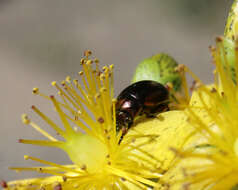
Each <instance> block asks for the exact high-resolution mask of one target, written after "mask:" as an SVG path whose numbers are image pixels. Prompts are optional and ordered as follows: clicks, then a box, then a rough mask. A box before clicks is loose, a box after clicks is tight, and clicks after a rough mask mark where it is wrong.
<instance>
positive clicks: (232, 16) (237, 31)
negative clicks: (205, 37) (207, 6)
mask: <svg viewBox="0 0 238 190" xmlns="http://www.w3.org/2000/svg"><path fill="white" fill-rule="evenodd" d="M224 36H225V37H226V38H228V39H230V40H236V39H237V36H238V0H234V2H233V4H232V7H231V10H230V12H229V15H228V18H227V21H226V27H225V31H224Z"/></svg>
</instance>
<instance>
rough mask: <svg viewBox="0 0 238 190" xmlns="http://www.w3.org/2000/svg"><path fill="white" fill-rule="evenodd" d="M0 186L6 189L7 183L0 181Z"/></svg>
mask: <svg viewBox="0 0 238 190" xmlns="http://www.w3.org/2000/svg"><path fill="white" fill-rule="evenodd" d="M0 186H1V187H2V188H7V182H6V181H5V180H1V181H0Z"/></svg>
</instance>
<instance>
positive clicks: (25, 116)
mask: <svg viewBox="0 0 238 190" xmlns="http://www.w3.org/2000/svg"><path fill="white" fill-rule="evenodd" d="M21 120H22V122H23V123H24V124H26V125H28V124H29V123H30V122H31V120H30V119H29V118H28V116H27V115H26V114H22V116H21Z"/></svg>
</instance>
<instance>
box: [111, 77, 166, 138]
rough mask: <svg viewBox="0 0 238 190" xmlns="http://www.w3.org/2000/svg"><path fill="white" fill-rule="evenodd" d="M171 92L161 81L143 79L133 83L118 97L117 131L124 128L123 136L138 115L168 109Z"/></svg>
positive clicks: (151, 114) (152, 113) (149, 114)
mask: <svg viewBox="0 0 238 190" xmlns="http://www.w3.org/2000/svg"><path fill="white" fill-rule="evenodd" d="M168 102H169V92H168V90H167V89H166V88H165V87H164V86H163V85H162V84H160V83H158V82H155V81H151V80H143V81H139V82H136V83H134V84H131V85H130V86H128V87H127V88H125V89H124V90H123V91H122V92H121V93H120V94H119V96H118V97H117V104H116V121H117V131H120V130H122V136H124V135H125V134H126V133H127V130H128V129H129V128H130V127H131V126H132V124H133V121H134V118H135V117H136V116H139V115H142V114H146V115H147V116H153V115H154V114H155V113H159V112H162V111H164V110H167V109H168Z"/></svg>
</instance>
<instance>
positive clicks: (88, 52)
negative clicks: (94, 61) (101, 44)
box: [84, 50, 92, 57]
mask: <svg viewBox="0 0 238 190" xmlns="http://www.w3.org/2000/svg"><path fill="white" fill-rule="evenodd" d="M90 55H92V52H91V51H90V50H86V51H84V56H86V57H88V56H90Z"/></svg>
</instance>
